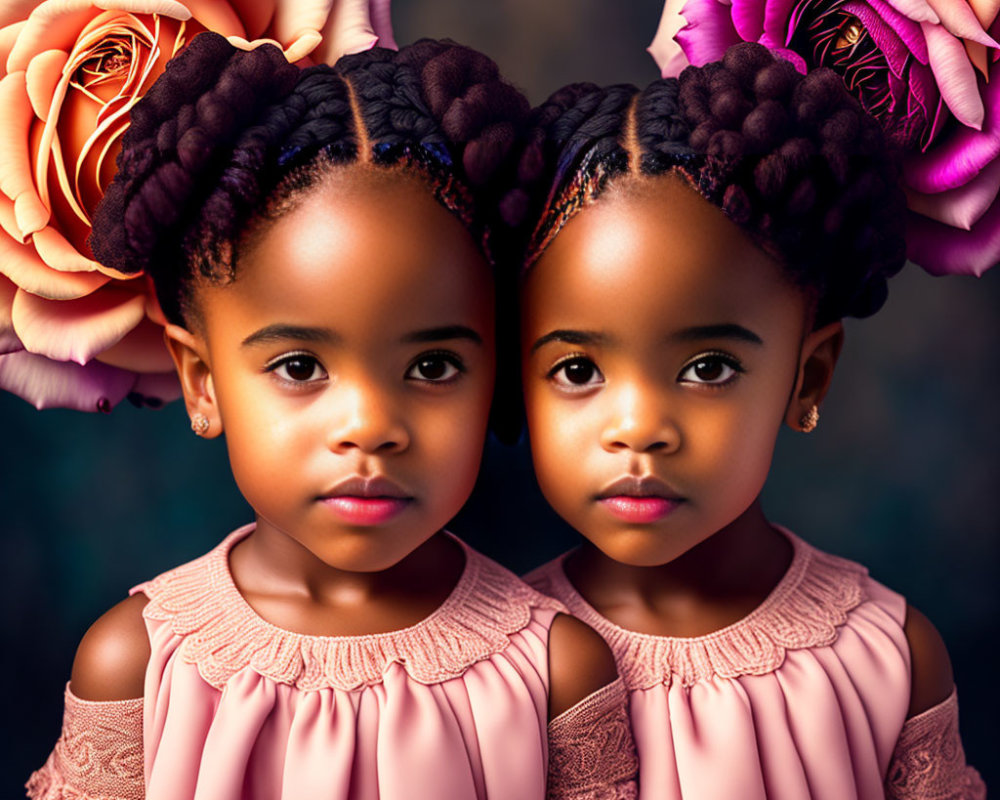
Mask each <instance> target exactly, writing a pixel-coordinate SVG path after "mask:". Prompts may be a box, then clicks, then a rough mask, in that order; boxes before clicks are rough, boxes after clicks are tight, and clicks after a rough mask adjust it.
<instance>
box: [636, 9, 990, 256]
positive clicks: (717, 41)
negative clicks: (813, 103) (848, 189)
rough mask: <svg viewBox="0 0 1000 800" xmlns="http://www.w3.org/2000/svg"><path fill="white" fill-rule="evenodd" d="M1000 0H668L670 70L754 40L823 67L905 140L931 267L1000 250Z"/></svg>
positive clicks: (911, 242) (919, 236)
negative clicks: (830, 70) (999, 14)
mask: <svg viewBox="0 0 1000 800" xmlns="http://www.w3.org/2000/svg"><path fill="white" fill-rule="evenodd" d="M998 12H1000V0H667V2H666V4H665V6H664V10H663V17H662V19H661V22H660V29H659V31H658V32H657V35H656V38H655V39H654V41H653V43H652V45H650V48H649V50H650V52H651V53H652V54H653V57H654V58H655V59H656V61H657V63H658V64H659V65H660V67H661V69H662V71H663V74H664V75H665V76H666V75H676V74H678V73H679V72H680V70H681V69H683V68H684V66H686V65H687V64H688V63H692V64H704V63H706V62H708V61H714V60H717V59H719V58H721V57H722V55H723V53H724V52H725V50H726V48H728V47H729V46H730V45H731V44H735V43H736V42H740V41H755V42H759V43H761V44H763V45H765V46H767V47H769V48H771V49H772V50H774V51H776V52H777V53H779V54H780V55H783V56H785V57H786V58H788V59H789V60H790V61H792V62H793V63H794V64H795V65H796V66H797V67H798V68H799V69H800V70H801V71H805V69H806V68H811V67H818V66H826V67H830V68H831V69H833V70H835V71H836V72H838V73H839V74H840V75H841V76H842V77H843V78H844V80H845V83H846V84H847V87H848V89H850V90H851V91H852V92H853V93H854V94H855V96H856V97H857V98H858V99H859V100H860V101H861V103H862V105H863V106H864V107H865V109H866V110H867V111H868V112H869V113H871V114H872V116H874V117H875V118H877V119H878V120H879V121H880V122H881V123H882V126H883V128H884V129H885V131H886V133H887V135H888V136H889V137H890V138H891V139H892V140H893V141H894V142H895V143H896V144H897V145H899V146H900V147H902V148H903V149H904V153H905V156H904V184H905V188H906V190H907V196H908V198H909V201H910V202H909V205H910V210H911V213H910V220H909V232H908V236H907V247H908V255H909V257H910V259H911V260H912V261H914V262H916V263H918V264H920V265H921V266H923V267H924V268H925V269H927V270H928V271H929V272H931V273H933V274H938V275H939V274H946V273H967V274H974V275H981V274H982V273H983V272H984V271H986V270H987V269H989V267H991V266H992V265H993V264H995V263H997V262H998V261H1000V233H998V229H1000V203H997V195H998V192H1000V166H997V156H998V155H1000V86H998V84H1000V67H998V60H1000V45H998V43H997V37H998V35H1000V27H998V24H997V17H998Z"/></svg>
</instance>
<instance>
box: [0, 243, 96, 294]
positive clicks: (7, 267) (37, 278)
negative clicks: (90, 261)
mask: <svg viewBox="0 0 1000 800" xmlns="http://www.w3.org/2000/svg"><path fill="white" fill-rule="evenodd" d="M0 273H3V274H4V275H6V276H7V277H8V278H10V279H11V280H12V281H14V283H16V284H17V285H18V286H20V287H21V288H22V289H24V290H25V291H26V292H31V293H32V294H37V295H38V296H39V297H48V298H50V299H52V300H72V299H74V298H76V297H83V296H84V295H88V294H90V293H91V292H93V291H96V290H97V289H98V288H100V287H101V286H103V285H104V284H106V283H107V282H108V281H109V280H110V278H108V277H107V276H106V275H102V274H100V273H99V272H60V271H59V270H56V269H52V268H51V267H50V266H48V265H47V264H46V263H45V262H44V261H42V259H40V258H39V257H38V254H37V253H36V252H35V248H34V247H32V246H31V244H30V243H29V244H21V243H20V242H18V241H17V240H15V239H12V238H11V237H10V236H8V235H7V233H6V232H0Z"/></svg>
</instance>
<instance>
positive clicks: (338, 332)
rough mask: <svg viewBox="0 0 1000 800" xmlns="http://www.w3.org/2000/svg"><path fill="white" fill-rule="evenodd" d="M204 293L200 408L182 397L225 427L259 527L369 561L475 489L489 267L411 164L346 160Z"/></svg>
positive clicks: (488, 348)
mask: <svg viewBox="0 0 1000 800" xmlns="http://www.w3.org/2000/svg"><path fill="white" fill-rule="evenodd" d="M195 300H196V302H197V303H198V306H199V310H200V312H201V316H202V319H203V321H204V322H203V326H202V327H203V330H202V331H201V332H200V334H199V335H198V336H195V337H193V339H194V340H195V341H194V344H195V347H194V349H195V350H196V351H200V355H199V356H198V358H200V359H202V360H203V375H202V378H201V381H202V384H203V396H202V397H200V398H198V397H195V399H196V400H197V401H198V403H204V404H205V405H198V404H195V405H192V395H193V394H194V395H197V389H195V390H193V391H188V392H187V395H188V398H187V399H188V405H189V409H190V410H191V411H202V412H203V413H207V414H208V415H209V418H210V420H211V422H212V428H211V430H212V431H218V430H220V429H222V430H223V431H224V432H225V434H226V442H227V445H228V449H229V458H230V462H231V464H232V469H233V474H234V476H235V478H236V482H237V484H238V486H239V488H240V491H241V492H242V493H243V495H244V497H246V499H247V501H248V502H249V503H250V505H251V506H252V507H253V508H254V510H255V511H256V513H257V517H258V530H261V529H262V528H263V529H268V530H273V531H279V532H281V533H283V534H285V535H287V536H289V537H291V538H293V539H295V540H297V541H298V542H299V543H300V544H302V545H303V546H305V547H306V548H307V549H308V550H310V551H311V552H312V553H313V554H314V555H315V556H317V557H318V558H319V559H321V560H322V561H324V562H325V563H327V564H329V565H330V566H333V567H336V568H338V569H343V570H350V571H362V572H368V571H376V570H382V569H386V568H388V567H390V566H392V565H393V564H395V563H397V562H399V561H400V560H401V559H402V558H404V557H405V556H406V555H408V554H409V553H411V552H412V551H413V550H414V549H416V548H417V547H418V546H419V545H420V544H422V543H423V542H424V541H426V540H427V539H428V538H429V537H430V536H432V535H433V534H434V533H435V532H437V531H438V530H440V529H441V527H442V526H443V525H444V524H445V523H446V522H448V520H449V519H451V517H452V516H454V514H455V513H456V512H457V511H458V510H459V509H460V508H461V506H462V505H463V504H464V503H465V501H466V499H467V498H468V496H469V494H470V492H471V491H472V487H473V484H474V482H475V479H476V473H477V471H478V468H479V462H480V458H481V455H482V449H483V442H484V439H485V435H486V425H487V417H488V413H489V408H490V401H491V398H492V391H493V377H494V355H493V350H494V342H493V289H492V277H491V274H490V270H489V267H488V266H487V264H486V262H485V260H484V259H483V257H482V256H481V255H480V253H479V251H478V250H477V248H476V247H475V245H474V243H473V241H472V238H471V236H470V235H469V234H468V232H467V231H466V230H465V228H464V227H463V226H462V225H461V223H459V222H458V221H457V220H456V219H455V218H454V217H453V216H452V215H451V214H449V213H448V212H447V211H446V210H445V209H444V208H442V207H441V206H440V205H439V204H438V203H437V202H436V201H435V200H434V199H433V198H432V196H431V194H430V192H429V191H428V189H427V188H426V187H425V186H424V185H422V184H421V183H420V182H419V181H418V180H417V179H415V178H413V177H407V176H404V175H401V174H400V173H395V172H394V173H391V174H385V173H382V172H379V171H377V170H375V169H369V168H366V167H362V166H353V167H347V168H344V169H343V170H341V171H338V172H336V173H335V174H334V175H333V176H331V177H329V178H328V179H325V180H324V181H322V183H321V184H320V185H319V186H318V187H317V188H314V189H310V190H308V194H307V196H305V197H302V198H300V199H299V202H298V203H297V205H296V206H295V207H294V208H293V209H292V210H291V211H289V212H288V213H286V214H284V215H283V216H281V217H280V218H279V219H278V220H277V221H276V222H274V223H273V224H271V225H270V226H268V227H267V228H265V229H264V232H263V233H261V234H259V235H258V236H257V237H256V238H255V239H254V240H253V241H252V243H251V245H250V247H249V248H247V250H246V252H245V253H244V254H241V257H240V261H239V264H238V265H237V277H236V280H235V281H234V282H233V283H231V284H229V285H225V286H218V287H203V288H200V289H198V291H197V293H196V296H195ZM182 377H183V369H182ZM191 383H193V384H197V383H198V381H197V380H193V381H191ZM185 388H187V387H185Z"/></svg>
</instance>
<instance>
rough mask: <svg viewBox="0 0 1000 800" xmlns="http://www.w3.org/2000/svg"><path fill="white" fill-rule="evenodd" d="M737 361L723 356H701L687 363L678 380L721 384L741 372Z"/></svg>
mask: <svg viewBox="0 0 1000 800" xmlns="http://www.w3.org/2000/svg"><path fill="white" fill-rule="evenodd" d="M742 371H743V369H742V368H741V367H740V365H739V363H738V362H737V361H734V360H732V359H730V358H728V357H723V356H702V357H701V358H699V359H696V360H695V361H692V362H691V363H690V364H688V365H687V366H686V367H685V368H684V369H683V370H682V371H681V374H680V377H679V378H678V380H680V381H681V382H682V383H703V384H712V385H715V386H721V385H723V384H726V383H729V382H730V381H731V380H733V379H734V378H735V377H736V375H737V374H738V373H740V372H742Z"/></svg>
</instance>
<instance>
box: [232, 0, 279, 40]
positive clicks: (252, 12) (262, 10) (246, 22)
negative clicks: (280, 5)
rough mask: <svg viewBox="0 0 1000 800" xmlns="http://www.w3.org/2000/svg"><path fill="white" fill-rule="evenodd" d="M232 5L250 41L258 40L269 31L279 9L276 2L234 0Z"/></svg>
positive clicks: (270, 0)
mask: <svg viewBox="0 0 1000 800" xmlns="http://www.w3.org/2000/svg"><path fill="white" fill-rule="evenodd" d="M232 4H233V10H234V11H235V12H236V14H237V16H239V18H240V22H242V23H243V30H245V31H246V36H247V38H248V39H256V38H257V37H258V36H260V35H261V34H262V33H263V32H264V31H265V30H267V26H268V25H270V24H271V19H272V18H273V17H274V11H275V9H276V7H277V3H276V2H275V0H232Z"/></svg>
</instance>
